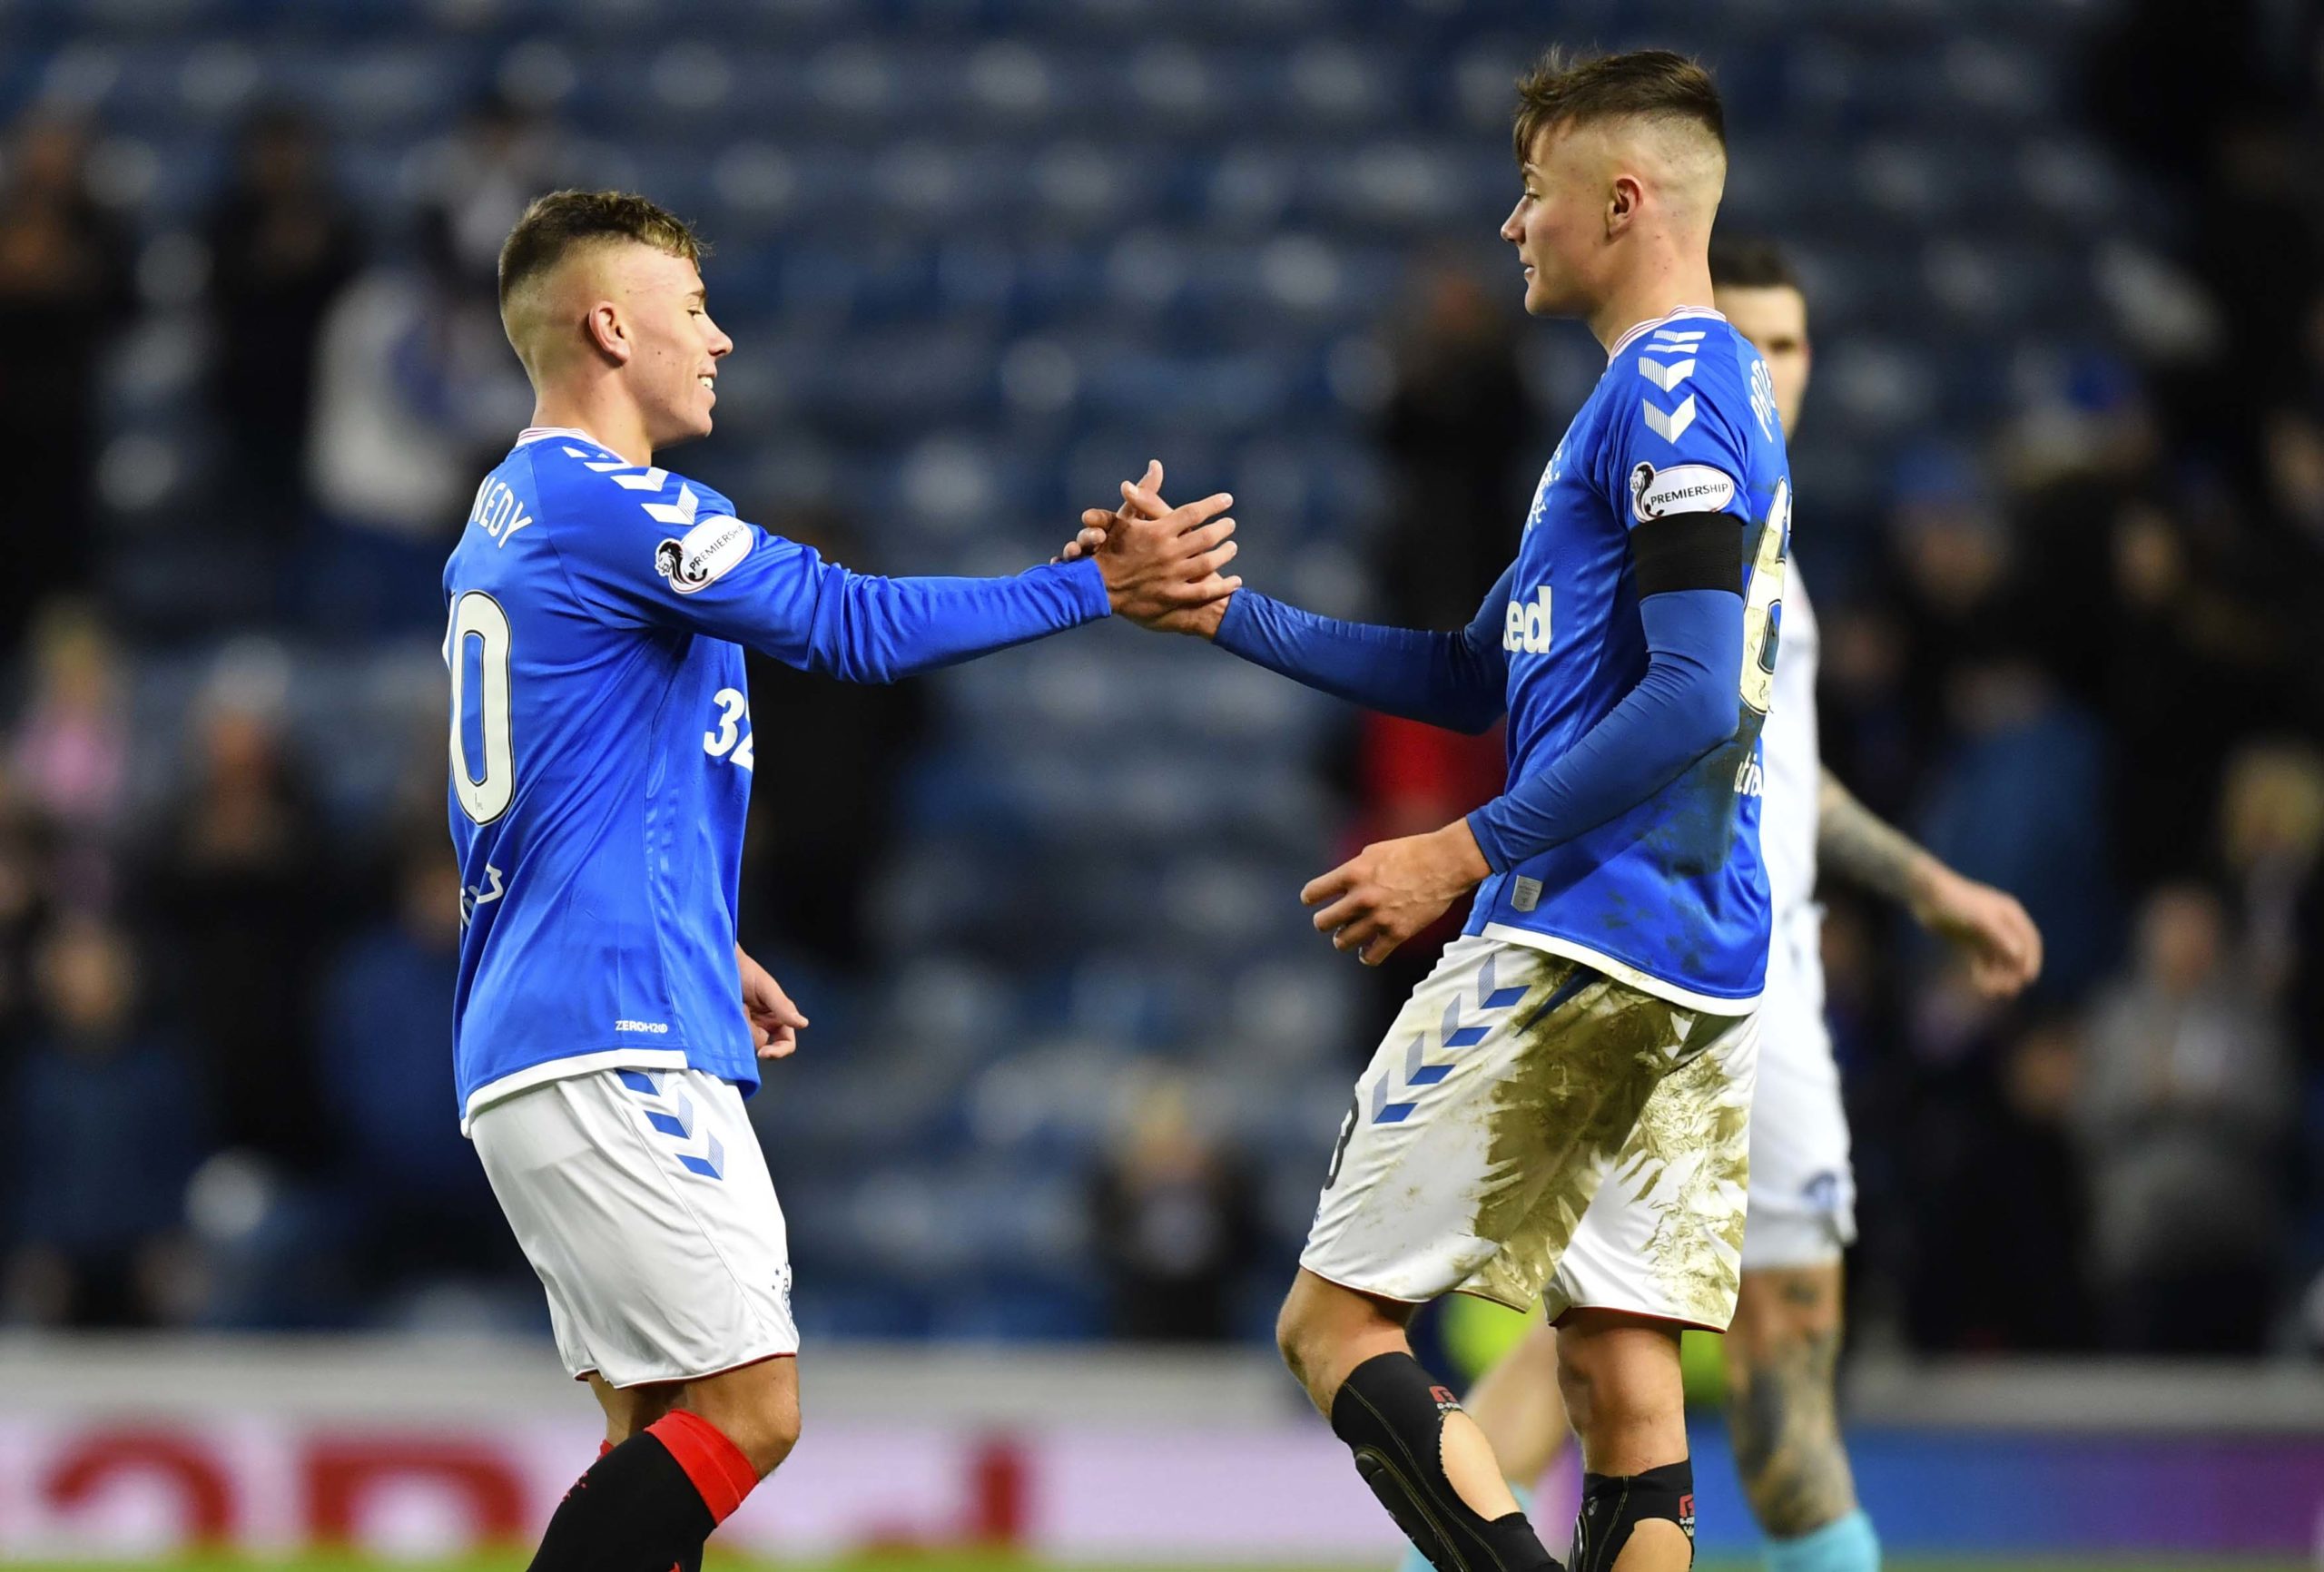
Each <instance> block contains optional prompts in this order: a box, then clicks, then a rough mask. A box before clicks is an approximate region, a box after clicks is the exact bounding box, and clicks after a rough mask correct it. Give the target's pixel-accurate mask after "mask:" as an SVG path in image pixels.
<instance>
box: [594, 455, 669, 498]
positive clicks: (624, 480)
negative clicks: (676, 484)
mask: <svg viewBox="0 0 2324 1572" xmlns="http://www.w3.org/2000/svg"><path fill="white" fill-rule="evenodd" d="M583 467H584V468H586V469H594V470H596V472H597V473H598V474H599V475H602V476H604V477H606V479H608V480H610V481H612V482H613V483H614V484H615V486H620V487H621V488H622V489H623V490H624V491H659V490H661V489H662V487H663V486H665V485H667V484H668V483H669V479H670V472H669V471H668V470H666V469H661V468H646V469H639V468H638V467H636V466H635V465H634V464H624V463H623V462H622V461H621V460H620V459H618V458H615V459H611V460H598V461H596V462H594V463H590V464H586V465H584V466H583ZM624 471H627V472H628V473H626V474H625V473H623V472H624Z"/></svg>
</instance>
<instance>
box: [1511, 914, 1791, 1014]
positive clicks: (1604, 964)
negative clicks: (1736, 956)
mask: <svg viewBox="0 0 2324 1572" xmlns="http://www.w3.org/2000/svg"><path fill="white" fill-rule="evenodd" d="M1478 937H1479V938H1497V939H1499V940H1501V941H1502V943H1503V944H1520V945H1523V946H1524V947H1525V948H1528V949H1538V950H1541V951H1542V952H1543V953H1545V954H1548V955H1554V956H1561V957H1563V958H1565V959H1567V960H1574V961H1580V962H1581V964H1582V965H1584V966H1587V967H1592V968H1596V969H1597V970H1599V971H1602V972H1604V973H1605V974H1606V975H1607V976H1608V977H1610V978H1613V979H1614V980H1615V981H1616V982H1619V983H1621V984H1624V985H1626V986H1627V987H1634V988H1636V989H1638V990H1639V992H1640V993H1645V994H1652V995H1653V996H1654V997H1656V998H1659V999H1665V1000H1668V1001H1669V1003H1671V1004H1674V1005H1678V1006H1679V1007H1683V1008H1686V1009H1690V1010H1700V1011H1701V1012H1702V1013H1703V1014H1705V1015H1709V1016H1748V1015H1749V1014H1750V1013H1751V1012H1752V1011H1753V1010H1756V1009H1758V1007H1759V1000H1760V999H1761V998H1762V997H1764V995H1765V990H1764V989H1762V990H1761V991H1760V992H1758V993H1753V994H1750V995H1748V996H1746V997H1739V998H1728V997H1723V996H1721V995H1718V994H1706V993H1698V992H1696V991H1695V990H1694V989H1693V988H1690V987H1684V986H1682V985H1680V984H1679V983H1674V982H1671V981H1669V979H1667V978H1659V977H1656V976H1654V975H1653V974H1652V973H1651V972H1644V971H1640V969H1639V968H1637V967H1635V966H1632V965H1631V964H1630V962H1628V961H1626V960H1621V959H1619V958H1616V957H1614V956H1610V955H1608V954H1607V953H1606V952H1605V951H1604V950H1602V949H1593V948H1590V946H1589V945H1586V944H1583V943H1582V942H1581V940H1579V939H1571V938H1566V937H1565V936H1564V935H1562V934H1555V933H1536V932H1535V931H1534V930H1533V929H1531V928H1514V927H1512V926H1511V925H1510V924H1508V923H1505V922H1488V923H1486V924H1485V925H1484V927H1483V928H1480V929H1479V930H1478Z"/></svg>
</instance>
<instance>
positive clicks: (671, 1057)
mask: <svg viewBox="0 0 2324 1572" xmlns="http://www.w3.org/2000/svg"><path fill="white" fill-rule="evenodd" d="M685 1067H686V1051H685V1049H684V1048H607V1049H606V1050H605V1051H603V1052H602V1053H595V1054H575V1055H573V1056H571V1057H569V1058H562V1059H544V1060H542V1061H541V1062H540V1063H539V1064H537V1065H527V1066H525V1067H524V1068H523V1069H521V1070H511V1071H509V1072H508V1073H507V1075H505V1076H499V1077H498V1078H497V1079H495V1080H490V1081H487V1082H485V1083H484V1085H482V1086H478V1088H477V1089H476V1090H475V1091H473V1092H470V1093H469V1094H468V1097H467V1099H466V1100H465V1101H464V1102H463V1103H462V1104H461V1105H460V1134H461V1135H468V1133H469V1132H468V1126H469V1125H470V1124H472V1123H473V1122H474V1121H475V1119H476V1116H477V1115H478V1114H481V1113H483V1112H484V1111H485V1110H486V1109H487V1108H489V1107H490V1106H492V1105H493V1104H495V1103H505V1102H507V1100H508V1099H509V1098H511V1097H513V1096H515V1095H517V1093H519V1092H529V1091H531V1090H532V1089H533V1088H534V1087H535V1086H547V1085H548V1083H550V1082H551V1081H562V1080H566V1079H569V1078H570V1077H572V1076H586V1075H590V1074H592V1073H594V1072H596V1071H598V1070H683V1069H684V1068H685Z"/></svg>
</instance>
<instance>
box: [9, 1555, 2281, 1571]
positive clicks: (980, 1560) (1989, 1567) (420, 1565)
mask: <svg viewBox="0 0 2324 1572" xmlns="http://www.w3.org/2000/svg"><path fill="white" fill-rule="evenodd" d="M526 1560H527V1557H525V1556H523V1555H511V1556H507V1557H478V1558H476V1559H472V1560H460V1561H428V1562H394V1561H377V1560H371V1559H368V1558H366V1557H360V1556H353V1555H307V1556H298V1557H291V1558H290V1559H288V1560H281V1561H261V1560H257V1559H252V1558H241V1557H184V1558H178V1559H169V1560H162V1561H61V1562H40V1561H0V1568H5V1569H6V1572H129V1569H130V1568H136V1569H137V1572H152V1569H153V1568H156V1567H160V1568H166V1569H168V1572H402V1569H404V1568H409V1572H522V1568H523V1567H524V1565H525V1562H526ZM1884 1565H1885V1567H1886V1572H2313V1568H2311V1567H2309V1565H2308V1564H2306V1563H2304V1562H2300V1561H2280V1560H2270V1559H2266V1558H2260V1559H2256V1560H2255V1559H2250V1558H2241V1559H2217V1558H2212V1559H2202V1560H2192V1561H2191V1560H2188V1559H2186V1558H2185V1557H2169V1558H2162V1557H2032V1558H2029V1559H2020V1558H2018V1557H1955V1558H1943V1559H1936V1560H1929V1559H1924V1558H1921V1557H1894V1558H1889V1559H1886V1561H1885V1562H1884ZM705 1572H1139V1569H1137V1568H1130V1567H1118V1566H1108V1567H1069V1566H1063V1565H1059V1564H1055V1563H1051V1562H1046V1561H1034V1560H1029V1559H1027V1558H1025V1557H1011V1556H997V1555H990V1554H978V1553H976V1552H973V1551H938V1550H931V1551H925V1552H921V1553H918V1554H900V1555H887V1556H866V1557H854V1558H852V1559H849V1560H845V1561H756V1560H750V1559H746V1558H744V1557H734V1556H729V1557H720V1556H715V1555H714V1556H712V1557H710V1561H709V1566H708V1567H707V1568H706V1569H705ZM1146 1572H1157V1569H1152V1568H1148V1569H1146ZM1202 1572H1384V1568H1383V1567H1264V1568H1261V1567H1205V1568H1203V1569H1202ZM1695 1572H1759V1563H1758V1562H1757V1561H1734V1560H1718V1559H1712V1560H1705V1561H1699V1562H1697V1563H1696V1567H1695Z"/></svg>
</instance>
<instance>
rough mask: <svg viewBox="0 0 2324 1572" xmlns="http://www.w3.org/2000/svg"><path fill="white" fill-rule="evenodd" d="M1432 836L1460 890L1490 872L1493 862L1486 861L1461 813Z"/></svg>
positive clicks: (1477, 882)
mask: <svg viewBox="0 0 2324 1572" xmlns="http://www.w3.org/2000/svg"><path fill="white" fill-rule="evenodd" d="M1433 840H1435V842H1436V845H1437V850H1438V853H1439V856H1440V859H1441V861H1442V864H1443V867H1444V869H1445V870H1446V871H1447V872H1448V873H1450V874H1451V875H1452V878H1453V879H1456V880H1458V881H1459V884H1460V888H1461V889H1463V890H1469V889H1475V888H1476V887H1477V886H1478V885H1480V884H1482V883H1483V882H1484V881H1485V879H1486V878H1487V877H1488V876H1490V875H1491V874H1492V863H1490V862H1488V861H1486V860H1485V854H1484V850H1483V848H1482V847H1480V846H1479V845H1478V844H1477V836H1476V831H1475V830H1472V829H1471V828H1470V827H1469V820H1468V817H1467V816H1466V815H1465V814H1464V815H1462V817H1461V818H1458V819H1455V820H1452V823H1450V824H1447V825H1446V826H1445V827H1444V828H1443V829H1442V830H1437V831H1436V832H1435V834H1434V836H1433Z"/></svg>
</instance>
